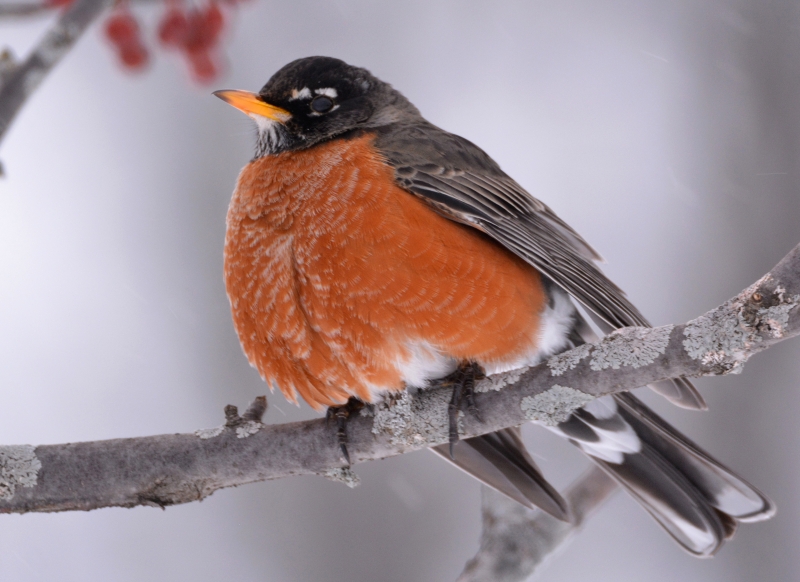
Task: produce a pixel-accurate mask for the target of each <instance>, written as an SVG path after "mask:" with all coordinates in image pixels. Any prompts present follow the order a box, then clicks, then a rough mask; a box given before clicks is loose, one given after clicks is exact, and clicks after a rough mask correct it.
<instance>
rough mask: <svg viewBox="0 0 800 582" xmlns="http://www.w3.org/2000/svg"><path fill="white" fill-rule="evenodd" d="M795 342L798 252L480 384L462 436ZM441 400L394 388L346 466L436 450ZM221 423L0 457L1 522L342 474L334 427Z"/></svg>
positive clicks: (715, 370) (365, 425)
mask: <svg viewBox="0 0 800 582" xmlns="http://www.w3.org/2000/svg"><path fill="white" fill-rule="evenodd" d="M798 334H800V245H798V246H797V247H796V248H795V249H793V250H792V251H791V252H790V253H789V254H788V255H787V256H786V257H785V258H784V259H783V260H782V261H781V262H780V263H779V264H778V265H777V266H776V267H775V268H774V269H773V270H772V271H771V272H770V273H769V274H768V275H766V276H764V277H763V278H762V279H760V280H759V281H758V282H757V283H755V284H753V285H752V286H750V287H749V288H747V289H745V290H744V291H742V292H741V293H740V294H739V295H737V296H736V297H734V298H733V299H731V300H730V301H727V302H726V303H725V304H723V305H721V306H720V307H718V308H716V309H713V310H711V311H709V312H708V313H706V314H705V315H703V316H701V317H699V318H697V319H695V320H692V321H690V322H689V323H687V324H684V325H676V326H664V327H660V328H655V329H645V328H626V329H623V330H620V331H617V332H615V333H612V334H611V335H609V336H607V337H606V338H605V339H604V340H603V341H601V342H600V343H598V344H594V345H591V346H589V347H588V348H587V347H583V348H578V349H575V350H571V351H570V352H566V353H564V354H561V355H559V356H555V357H553V358H551V359H550V360H548V362H546V363H544V364H541V365H539V366H536V367H533V368H529V369H522V370H516V371H512V372H508V373H506V374H504V375H498V376H493V377H490V378H488V379H486V380H482V381H481V382H480V383H479V384H478V385H477V386H476V390H477V391H478V392H479V393H478V394H477V395H476V401H477V405H478V406H479V407H480V410H481V417H482V418H481V420H477V419H475V418H473V417H472V415H467V416H465V418H464V419H463V421H464V423H463V426H464V430H463V432H462V436H464V437H471V436H477V435H480V434H485V433H487V432H492V431H496V430H499V429H501V428H505V427H510V426H517V425H520V424H522V423H524V422H526V421H529V420H535V421H538V422H542V423H545V424H547V423H558V422H562V421H564V420H566V419H567V418H568V416H569V415H570V414H571V413H572V412H573V411H574V410H575V409H577V408H579V407H581V406H584V405H585V404H586V403H587V402H588V401H590V400H591V399H592V398H595V397H598V396H602V395H604V394H611V393H615V392H622V391H625V390H632V389H634V388H637V387H639V386H644V385H647V384H651V383H653V382H657V381H660V380H664V379H667V378H675V377H679V376H702V375H721V374H727V373H731V372H738V371H739V370H741V368H742V365H743V363H744V362H745V361H746V360H747V359H749V358H750V357H751V356H753V355H754V354H756V353H758V352H760V351H763V350H765V349H767V348H768V347H770V346H771V345H774V344H775V343H778V342H780V341H783V340H784V339H787V338H789V337H793V336H795V335H798ZM449 400H450V394H449V389H448V388H446V387H442V388H433V389H429V390H422V391H420V392H419V393H417V394H416V395H414V396H411V395H409V394H408V393H406V392H403V393H400V394H399V395H398V397H397V398H396V399H395V400H394V401H393V403H385V404H381V405H377V406H375V407H368V408H365V409H364V410H363V411H362V413H361V414H360V415H358V416H353V417H351V419H350V421H349V423H348V433H349V443H348V449H349V452H350V457H351V459H352V460H353V463H354V464H357V463H362V462H365V461H370V460H373V459H380V458H384V457H389V456H392V455H399V454H402V453H407V452H411V451H414V450H418V449H421V448H424V447H430V446H434V445H440V444H444V443H446V442H448V430H447V424H448V423H447V405H448V402H449ZM259 408H260V405H256V406H255V407H251V408H250V409H249V410H250V411H253V410H257V409H259ZM251 416H253V417H256V416H257V414H253V415H251ZM228 417H229V422H228V423H226V424H225V425H224V426H222V427H219V428H217V429H211V430H207V431H198V433H195V434H174V435H160V436H152V437H142V438H131V439H116V440H109V441H95V442H85V443H74V444H64V445H42V446H39V447H35V448H34V447H33V446H14V447H0V513H11V512H13V513H26V512H29V511H67V510H76V509H83V510H86V509H95V508H99V507H110V506H121V507H132V506H135V505H146V504H155V505H160V506H165V505H171V504H175V503H186V502H190V501H196V500H199V499H202V498H204V497H206V496H208V495H210V494H211V493H213V492H214V491H216V490H217V489H220V488H223V487H231V486H235V485H242V484H245V483H251V482H254V481H263V480H266V479H279V478H282V477H289V476H291V475H299V474H323V473H326V472H328V473H330V471H331V470H334V469H336V468H341V467H342V466H343V465H344V462H343V461H342V459H341V458H340V453H339V447H338V443H337V439H336V435H335V431H336V427H333V426H330V427H329V426H326V424H325V421H324V420H322V419H319V420H311V421H306V422H296V423H289V424H281V425H271V426H265V425H263V424H261V422H259V421H257V420H248V419H244V418H241V417H239V415H238V413H236V412H235V411H234V410H231V411H230V414H229V415H228ZM232 419H233V420H232Z"/></svg>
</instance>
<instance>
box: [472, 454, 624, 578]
mask: <svg viewBox="0 0 800 582" xmlns="http://www.w3.org/2000/svg"><path fill="white" fill-rule="evenodd" d="M615 491H617V484H616V483H615V482H614V480H613V479H611V477H609V476H608V475H606V474H605V473H604V472H603V470H602V469H600V468H599V467H592V468H591V469H590V470H589V471H587V472H586V473H585V474H584V475H583V476H582V477H580V478H578V479H577V480H576V481H575V482H574V483H573V484H572V485H570V486H569V488H568V489H567V491H566V493H565V494H564V497H565V498H566V499H567V502H568V503H569V506H570V509H571V511H572V516H573V522H572V523H567V522H565V521H561V520H558V519H556V518H555V517H553V516H552V515H549V514H547V513H545V512H544V511H540V510H532V509H528V508H527V507H524V506H522V505H520V504H519V503H517V502H516V501H513V500H511V499H509V498H508V497H506V496H505V495H503V494H501V493H498V492H497V491H495V490H494V489H490V488H489V487H483V488H482V495H481V497H482V502H483V503H482V504H483V531H482V532H481V547H480V550H478V553H477V554H476V555H475V557H474V558H472V559H471V560H470V561H469V562H467V565H466V566H465V567H464V571H463V572H462V573H461V576H459V577H458V580H457V582H521V581H523V580H527V579H528V578H529V577H530V576H531V575H532V574H533V573H534V572H535V571H536V569H537V568H538V567H539V566H541V565H542V564H544V563H545V561H546V560H547V559H548V558H550V557H551V556H553V555H554V554H555V552H556V550H558V549H560V548H561V547H563V546H564V544H566V542H568V541H569V540H571V539H572V538H573V537H574V536H575V534H576V533H578V532H579V531H580V530H581V529H582V528H583V524H584V523H585V522H586V520H587V519H588V518H589V517H590V516H591V515H592V513H594V511H595V510H596V509H597V508H598V507H600V505H602V504H603V502H604V501H605V500H606V499H608V498H609V497H611V495H612V494H613V493H614V492H615Z"/></svg>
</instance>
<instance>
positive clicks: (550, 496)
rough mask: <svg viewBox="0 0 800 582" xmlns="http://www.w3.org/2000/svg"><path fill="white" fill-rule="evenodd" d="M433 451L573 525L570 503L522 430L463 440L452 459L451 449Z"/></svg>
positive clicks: (435, 448) (496, 487)
mask: <svg viewBox="0 0 800 582" xmlns="http://www.w3.org/2000/svg"><path fill="white" fill-rule="evenodd" d="M431 450H432V451H433V452H434V453H436V454H438V455H440V456H442V457H444V458H445V459H447V460H448V461H450V462H451V463H453V464H454V465H455V466H457V467H458V468H459V469H461V470H463V471H465V472H467V473H469V474H470V475H472V476H473V477H475V478H477V479H478V480H479V481H481V482H482V483H484V484H486V485H488V486H490V487H492V488H494V489H496V490H498V491H500V492H501V493H504V494H505V495H507V496H509V497H510V498H511V499H514V500H515V501H517V502H519V503H521V504H522V505H524V506H526V507H529V508H531V509H533V508H534V507H538V508H540V509H542V510H544V511H546V512H547V513H549V514H550V515H552V516H553V517H555V518H557V519H560V520H562V521H570V513H569V506H568V504H567V502H566V501H565V500H564V498H563V497H561V495H560V494H559V493H558V491H556V490H555V488H553V486H552V485H550V483H548V482H547V480H546V479H545V478H544V476H543V475H542V474H541V472H540V471H539V468H538V467H537V466H536V463H534V462H533V459H531V457H530V455H529V454H528V451H527V450H526V449H525V445H524V444H523V443H522V438H521V437H520V430H519V428H518V427H515V428H507V429H504V430H501V431H497V432H494V433H490V434H485V435H482V436H479V437H474V438H470V439H464V440H461V441H459V442H458V443H457V444H456V446H455V447H454V449H453V456H454V458H452V459H451V458H450V447H449V445H440V446H438V447H432V448H431Z"/></svg>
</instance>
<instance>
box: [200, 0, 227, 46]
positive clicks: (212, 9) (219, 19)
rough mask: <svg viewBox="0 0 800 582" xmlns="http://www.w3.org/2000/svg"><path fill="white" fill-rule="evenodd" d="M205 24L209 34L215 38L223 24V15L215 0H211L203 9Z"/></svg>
mask: <svg viewBox="0 0 800 582" xmlns="http://www.w3.org/2000/svg"><path fill="white" fill-rule="evenodd" d="M203 16H204V17H205V24H206V26H207V27H208V31H209V34H210V35H211V36H212V37H213V38H214V40H216V39H217V38H218V37H219V33H220V32H222V28H223V27H224V26H225V15H224V14H223V13H222V10H220V9H219V6H218V5H217V3H216V2H212V3H211V4H209V5H208V7H207V8H206V9H205V14H204V15H203Z"/></svg>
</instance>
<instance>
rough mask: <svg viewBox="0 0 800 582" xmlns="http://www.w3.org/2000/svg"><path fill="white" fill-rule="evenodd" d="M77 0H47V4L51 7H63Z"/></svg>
mask: <svg viewBox="0 0 800 582" xmlns="http://www.w3.org/2000/svg"><path fill="white" fill-rule="evenodd" d="M74 1H75V0H45V2H44V3H45V4H46V5H47V6H50V7H51V8H61V7H64V6H69V5H70V4H72V3H73V2H74Z"/></svg>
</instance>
